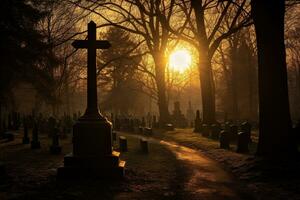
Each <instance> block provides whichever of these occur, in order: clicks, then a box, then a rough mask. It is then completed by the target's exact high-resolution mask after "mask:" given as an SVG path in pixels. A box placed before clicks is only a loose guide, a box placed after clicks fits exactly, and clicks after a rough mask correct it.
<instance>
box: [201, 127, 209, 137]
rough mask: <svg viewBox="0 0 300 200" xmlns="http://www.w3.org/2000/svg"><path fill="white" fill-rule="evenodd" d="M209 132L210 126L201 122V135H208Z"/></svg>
mask: <svg viewBox="0 0 300 200" xmlns="http://www.w3.org/2000/svg"><path fill="white" fill-rule="evenodd" d="M209 134H210V128H209V126H208V125H207V124H202V136H203V137H209Z"/></svg>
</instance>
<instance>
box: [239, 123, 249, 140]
mask: <svg viewBox="0 0 300 200" xmlns="http://www.w3.org/2000/svg"><path fill="white" fill-rule="evenodd" d="M251 128H252V127H251V124H250V123H249V122H247V121H245V122H243V123H242V125H241V131H242V132H245V133H246V134H247V135H248V140H249V142H252V141H251Z"/></svg>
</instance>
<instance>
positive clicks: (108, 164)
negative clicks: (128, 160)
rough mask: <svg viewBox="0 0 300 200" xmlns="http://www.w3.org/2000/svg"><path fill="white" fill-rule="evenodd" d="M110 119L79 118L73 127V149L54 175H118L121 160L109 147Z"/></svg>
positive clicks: (101, 176) (109, 176)
mask: <svg viewBox="0 0 300 200" xmlns="http://www.w3.org/2000/svg"><path fill="white" fill-rule="evenodd" d="M111 127H112V126H111V123H110V122H108V121H107V120H106V119H93V120H91V119H89V120H86V119H79V121H78V122H77V123H76V124H75V125H74V127H73V153H72V154H69V155H67V156H65V158H64V166H63V167H61V168H59V169H58V171H57V175H58V178H87V177H90V178H94V177H96V178H105V177H107V178H120V177H122V176H123V175H124V167H125V162H124V161H120V159H119V156H120V153H119V152H116V151H113V149H112V141H111V137H112V136H111V134H112V129H111Z"/></svg>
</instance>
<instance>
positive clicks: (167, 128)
mask: <svg viewBox="0 0 300 200" xmlns="http://www.w3.org/2000/svg"><path fill="white" fill-rule="evenodd" d="M165 127H166V130H167V131H174V126H173V124H166V126H165Z"/></svg>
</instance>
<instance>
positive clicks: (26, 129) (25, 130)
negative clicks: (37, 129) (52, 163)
mask: <svg viewBox="0 0 300 200" xmlns="http://www.w3.org/2000/svg"><path fill="white" fill-rule="evenodd" d="M23 131H24V136H23V144H29V143H30V139H29V137H28V126H27V122H26V120H25V119H24V121H23Z"/></svg>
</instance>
